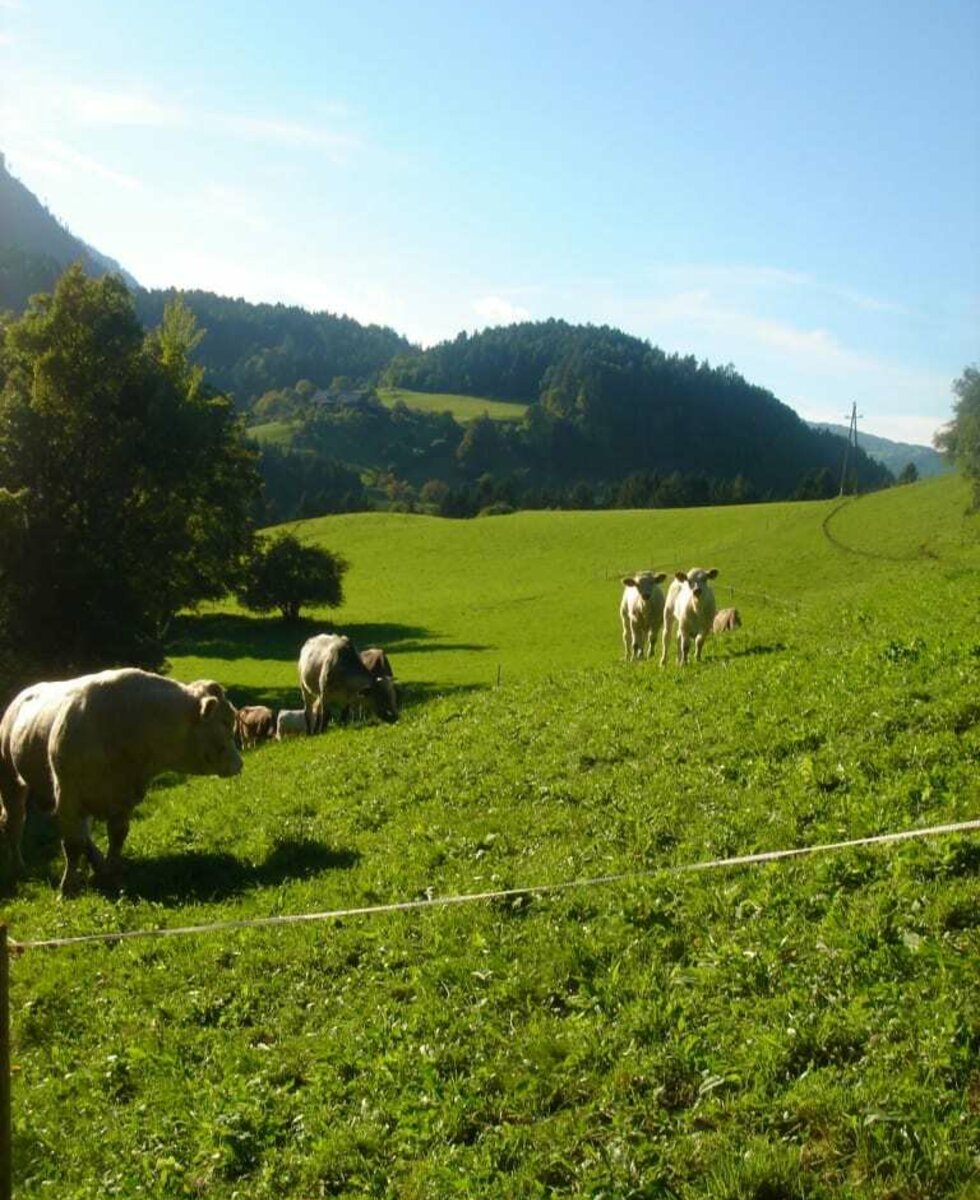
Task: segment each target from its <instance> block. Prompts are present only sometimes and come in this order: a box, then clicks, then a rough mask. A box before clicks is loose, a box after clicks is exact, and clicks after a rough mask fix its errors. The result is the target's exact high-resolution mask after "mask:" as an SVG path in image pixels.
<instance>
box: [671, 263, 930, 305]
mask: <svg viewBox="0 0 980 1200" xmlns="http://www.w3.org/2000/svg"><path fill="white" fill-rule="evenodd" d="M653 279H654V281H655V283H656V282H658V283H660V284H662V285H663V286H664V287H668V288H671V289H673V290H675V291H687V290H691V289H695V290H701V289H708V290H709V291H710V292H711V293H712V294H713V295H715V294H720V295H732V294H737V295H741V296H744V295H745V294H746V293H751V294H753V295H756V294H760V293H765V292H775V291H778V290H779V289H799V290H800V291H809V292H811V293H813V294H814V295H822V296H825V297H826V296H829V297H833V298H835V299H837V300H843V301H845V302H847V303H848V304H850V305H853V306H854V307H855V308H860V309H862V310H864V311H866V312H877V313H907V312H908V309H907V308H906V307H905V306H904V305H902V304H897V303H895V302H894V301H892V300H886V299H882V298H881V297H879V296H870V295H868V294H867V293H865V292H862V291H860V290H859V289H857V288H852V287H849V286H847V285H843V284H838V283H830V282H826V281H824V280H821V279H818V278H816V277H815V276H813V275H811V274H808V273H807V272H804V271H790V270H786V269H785V268H783V267H770V266H753V265H748V266H746V265H737V264H736V265H733V266H729V265H725V264H722V265H706V264H687V265H681V266H674V267H664V268H659V269H657V270H656V271H654V272H653Z"/></svg>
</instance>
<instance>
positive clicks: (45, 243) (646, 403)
mask: <svg viewBox="0 0 980 1200" xmlns="http://www.w3.org/2000/svg"><path fill="white" fill-rule="evenodd" d="M74 261H81V263H82V266H83V268H84V269H85V271H86V272H87V273H88V274H90V275H99V274H103V273H104V272H105V271H106V270H107V269H112V270H118V267H117V264H115V263H113V262H112V260H111V259H106V258H105V257H104V256H102V255H100V254H98V252H96V251H94V250H92V249H91V248H90V247H88V246H86V245H85V243H84V242H81V241H80V240H79V239H78V238H76V237H74V236H73V235H72V234H71V233H69V232H68V230H67V229H65V228H64V227H63V226H62V225H60V224H59V223H58V221H57V220H56V219H55V218H54V217H53V216H52V215H51V214H50V213H49V212H48V211H47V209H46V208H45V207H44V206H43V205H42V204H41V203H40V201H38V200H37V198H36V197H35V196H33V195H32V194H31V192H30V191H29V190H28V189H27V188H25V187H24V186H23V185H22V184H21V183H20V182H19V181H17V180H16V179H14V178H13V176H11V175H10V174H9V172H8V171H7V170H6V168H5V166H4V165H3V163H2V160H0V309H3V308H7V309H12V310H14V312H22V311H23V310H24V308H25V306H26V304H27V299H28V297H29V296H30V295H31V294H34V293H37V292H49V291H52V290H53V288H54V285H55V283H56V281H57V279H58V277H59V276H60V274H61V272H62V271H63V270H64V268H65V267H66V266H67V265H69V264H70V263H71V262H74ZM120 274H122V275H123V276H124V278H125V280H126V282H127V285H128V286H129V287H130V290H131V291H132V293H133V298H134V303H135V311H136V314H137V316H138V318H139V320H140V322H141V323H142V324H143V326H144V327H145V328H147V329H152V328H155V327H157V326H158V325H159V324H160V323H161V320H162V318H163V314H164V310H165V308H166V307H167V305H168V303H170V302H171V301H173V300H174V299H175V298H176V297H177V295H178V293H177V292H176V291H175V290H174V289H166V290H154V291H147V290H145V289H142V288H139V287H138V286H137V285H136V283H135V281H134V280H132V278H131V277H126V276H125V273H124V272H121V271H120ZM180 295H181V298H182V301H183V303H185V304H186V306H187V308H188V309H189V310H190V312H191V313H193V316H194V318H195V320H196V324H197V329H198V330H200V331H202V332H203V337H201V338H200V340H199V341H198V340H196V339H195V343H194V347H193V349H192V351H191V355H192V358H191V361H192V363H193V364H194V365H197V366H200V367H201V368H203V370H204V372H205V378H206V380H207V382H208V384H209V385H210V386H211V387H212V388H214V389H216V390H218V391H220V392H223V393H225V394H226V395H228V396H229V397H230V398H231V400H232V401H233V403H234V405H235V408H236V409H237V410H238V412H240V413H242V414H243V415H244V416H245V418H246V421H247V423H248V424H249V425H250V426H260V425H265V426H268V424H269V423H270V422H276V423H278V424H277V429H276V445H275V446H270V445H268V443H266V442H264V443H263V448H262V451H261V461H260V468H261V471H262V475H263V478H264V480H265V492H264V499H263V501H262V508H261V511H260V512H259V514H258V517H259V519H260V520H261V521H265V522H279V521H285V520H291V519H293V518H295V517H298V516H315V515H318V514H320V513H325V512H337V511H348V510H350V509H356V508H364V507H369V506H371V505H380V506H390V505H396V506H401V507H406V508H409V509H413V508H419V507H421V508H423V509H425V510H427V511H433V512H439V513H441V514H443V515H445V516H472V515H474V514H475V513H477V512H480V511H484V510H488V509H489V510H491V511H506V510H508V509H511V508H555V507H557V508H596V507H623V508H649V507H662V508H668V507H677V506H688V505H706V504H728V503H742V502H745V501H751V500H764V499H784V498H790V497H795V498H804V499H817V498H820V497H825V496H829V495H832V494H835V493H836V491H837V490H838V488H839V486H840V473H841V465H842V445H841V441H840V439H839V438H838V437H835V436H834V435H832V434H830V433H827V432H825V431H820V430H815V429H812V428H810V427H809V426H808V425H807V424H806V423H805V422H803V421H802V420H801V419H800V418H799V417H798V416H797V415H796V414H795V413H794V412H793V411H792V409H790V408H789V407H787V406H786V405H785V404H783V403H781V402H780V401H779V400H778V399H777V398H776V397H775V396H773V395H772V394H771V393H770V392H768V391H766V390H765V389H764V388H761V387H757V386H754V385H753V384H750V383H748V382H747V381H746V380H745V379H744V378H743V377H742V376H741V375H740V374H738V372H737V371H736V370H735V369H734V367H732V366H730V365H729V366H724V367H712V366H710V365H709V364H708V363H707V362H699V361H698V360H697V359H695V358H694V357H680V356H678V355H676V354H668V353H666V352H665V351H664V350H662V349H660V348H659V347H657V346H654V345H652V344H651V343H650V342H647V341H643V340H641V339H640V338H637V337H633V336H630V335H628V334H626V333H623V332H621V331H620V330H617V329H611V328H608V327H599V326H593V325H577V326H576V325H569V324H568V323H566V322H564V321H559V320H548V321H541V322H525V323H522V324H515V325H511V326H508V327H500V328H495V329H487V330H485V331H483V332H482V333H478V334H473V335H468V334H466V333H461V334H459V335H458V337H456V338H455V339H453V340H451V341H447V342H444V343H442V344H440V345H438V346H435V347H433V348H432V349H429V350H426V351H422V350H420V349H418V348H416V347H413V346H412V345H411V344H410V343H409V342H408V340H407V339H406V338H405V337H403V336H402V335H400V334H399V333H397V332H396V331H394V330H392V329H389V328H385V327H382V326H378V325H362V324H360V323H359V322H358V321H355V320H353V319H352V318H350V317H347V316H337V315H334V314H330V313H310V312H307V311H306V310H305V309H302V308H298V307H293V306H287V305H283V304H253V303H250V302H248V301H245V300H243V299H234V298H230V297H224V296H217V295H215V294H213V293H211V292H205V291H191V292H184V293H181V294H180ZM379 385H383V386H386V387H388V388H393V389H403V390H404V391H407V392H408V393H409V398H410V394H411V392H415V393H416V394H418V393H429V394H434V393H453V394H455V395H456V396H457V397H472V398H474V400H475V402H476V403H477V404H479V403H480V401H482V400H487V401H488V402H492V401H506V402H512V403H514V402H516V403H519V404H520V405H522V406H524V409H523V414H522V415H521V416H520V418H519V419H517V416H518V414H517V412H516V411H515V412H514V414H513V415H511V414H508V415H509V416H510V419H508V420H506V421H503V420H499V419H494V418H493V416H491V415H490V414H489V413H488V414H487V415H485V416H484V415H480V416H477V417H476V418H475V419H472V420H467V421H464V420H463V419H462V418H460V417H459V414H458V413H456V414H454V413H451V412H441V411H434V410H433V406H432V405H431V404H430V405H428V406H424V405H420V406H418V407H413V406H412V405H411V404H409V403H405V402H403V401H402V400H400V399H399V400H396V401H395V402H394V403H391V402H389V404H388V405H385V404H384V403H382V401H381V400H380V399H379V397H378V394H377V391H376V388H377V387H378V386H379ZM388 394H389V395H390V393H388ZM426 408H428V411H425V409H426ZM497 415H499V413H498V414H497ZM851 465H852V472H851V477H850V478H849V479H848V480H847V481H846V486H847V489H848V490H855V489H859V490H862V491H867V490H871V489H874V488H877V487H882V486H884V485H886V484H888V483H889V482H891V479H892V476H891V474H890V473H889V471H888V470H887V469H886V468H885V467H883V466H882V465H880V464H879V463H877V462H875V461H873V460H872V459H871V458H870V457H868V455H867V454H865V453H864V452H863V451H861V452H859V453H858V454H857V455H856V456H854V458H853V459H852V464H851Z"/></svg>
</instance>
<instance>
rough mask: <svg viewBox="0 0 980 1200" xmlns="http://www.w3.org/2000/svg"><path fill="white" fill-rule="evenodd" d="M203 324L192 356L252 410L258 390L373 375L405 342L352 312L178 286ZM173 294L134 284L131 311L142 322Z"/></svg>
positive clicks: (155, 319) (153, 319)
mask: <svg viewBox="0 0 980 1200" xmlns="http://www.w3.org/2000/svg"><path fill="white" fill-rule="evenodd" d="M179 294H180V295H181V296H182V298H183V300H184V303H185V304H186V305H187V307H188V308H189V309H190V310H191V312H193V314H194V316H195V317H196V318H197V323H198V326H199V327H200V328H201V329H203V330H205V334H206V336H205V337H204V338H203V339H202V341H201V344H200V346H199V348H198V350H197V353H196V360H197V362H199V363H200V364H201V366H203V367H204V368H205V369H206V370H207V372H208V379H209V381H210V383H211V384H212V385H213V386H214V387H217V388H218V389H219V390H220V391H223V392H228V393H230V394H231V396H232V398H233V400H234V401H235V403H236V405H237V407H238V408H239V409H242V410H247V409H250V408H251V407H252V406H253V405H254V404H255V402H256V400H258V398H259V397H260V396H261V395H262V394H263V393H264V392H267V391H269V390H270V389H274V388H284V387H290V386H292V385H293V384H295V383H296V382H297V381H299V380H303V379H306V380H312V381H314V382H315V383H316V384H318V385H319V386H321V387H325V386H327V385H328V384H329V383H330V382H331V381H332V380H333V379H334V378H336V377H337V376H347V377H350V378H353V379H371V378H373V377H375V376H376V375H377V374H378V372H379V371H381V370H382V368H383V367H385V366H386V365H387V363H389V362H390V361H391V359H392V357H393V356H394V355H396V354H402V353H405V352H406V351H407V350H408V349H409V348H410V344H409V342H408V340H407V338H404V337H402V336H401V335H400V334H398V333H396V332H395V331H394V330H393V329H387V328H384V327H382V326H380V325H361V324H360V323H359V322H358V321H355V320H354V319H353V318H352V317H346V316H335V315H333V314H332V313H311V312H307V311H306V309H303V308H297V307H295V306H290V305H285V304H251V303H249V302H248V301H247V300H241V299H237V300H236V299H231V298H230V297H227V296H216V295H215V294H214V293H213V292H202V291H191V292H180V293H179ZM177 295H178V292H177V291H176V290H175V289H173V288H169V289H167V290H165V291H162V290H154V291H145V290H142V289H141V290H140V291H138V292H137V293H136V311H137V313H138V314H139V316H140V319H141V320H142V322H143V324H144V325H146V326H147V327H148V328H152V327H153V326H154V325H157V324H159V322H160V318H161V316H162V315H163V310H164V308H165V307H166V306H167V304H168V303H169V302H170V301H171V300H173V299H174V298H175V297H176V296H177Z"/></svg>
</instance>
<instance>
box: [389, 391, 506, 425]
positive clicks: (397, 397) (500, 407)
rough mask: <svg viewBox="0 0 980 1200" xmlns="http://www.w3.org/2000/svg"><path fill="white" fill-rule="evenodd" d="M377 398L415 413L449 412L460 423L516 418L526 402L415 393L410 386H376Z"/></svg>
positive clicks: (450, 394) (439, 393) (391, 405)
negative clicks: (480, 419) (486, 419)
mask: <svg viewBox="0 0 980 1200" xmlns="http://www.w3.org/2000/svg"><path fill="white" fill-rule="evenodd" d="M378 398H379V399H380V400H381V402H382V403H383V404H386V405H387V406H388V407H389V408H394V406H395V405H396V404H398V403H401V404H404V405H405V406H406V407H407V408H414V409H417V410H418V411H419V412H432V413H444V412H449V413H452V414H453V417H454V418H455V420H457V421H459V423H460V424H461V425H465V424H466V423H467V422H468V421H472V420H475V418H477V417H482V416H488V417H490V419H491V420H493V421H519V420H520V419H521V418H522V417H523V416H524V413H525V412H526V411H527V405H526V404H520V403H518V402H517V401H515V400H490V399H485V398H484V397H482V396H460V395H457V394H456V393H455V392H416V391H412V390H411V389H410V388H398V387H387V388H378Z"/></svg>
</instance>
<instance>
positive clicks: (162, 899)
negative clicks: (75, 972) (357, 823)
mask: <svg viewBox="0 0 980 1200" xmlns="http://www.w3.org/2000/svg"><path fill="white" fill-rule="evenodd" d="M359 860H360V854H359V853H358V852H357V851H356V850H350V849H347V848H343V847H341V848H332V847H330V846H324V845H321V844H320V843H319V842H313V841H308V840H299V841H287V842H281V843H280V844H279V845H278V846H276V848H275V849H274V850H273V851H272V853H271V854H270V855H269V856H268V858H266V860H265V862H262V863H258V864H255V865H253V864H251V863H247V862H242V861H241V859H238V858H235V856H234V855H233V854H227V853H221V852H215V851H207V852H204V851H199V850H185V851H183V852H178V853H173V854H158V855H153V856H152V857H148V858H132V857H127V859H126V860H125V862H124V865H123V887H122V890H123V893H124V894H125V895H126V896H127V897H129V898H131V899H137V900H147V901H149V902H150V903H153V904H161V905H164V906H165V907H177V906H180V905H182V904H189V903H205V902H214V901H220V900H227V899H230V898H231V897H233V896H240V895H242V894H243V893H245V892H248V891H252V890H254V889H255V888H265V887H278V886H279V885H281V884H284V883H288V882H290V881H294V880H299V879H310V878H312V877H313V876H315V875H320V874H322V873H323V872H324V871H338V870H343V871H349V870H350V869H351V868H352V867H354V866H356V865H357V863H358V861H359Z"/></svg>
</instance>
